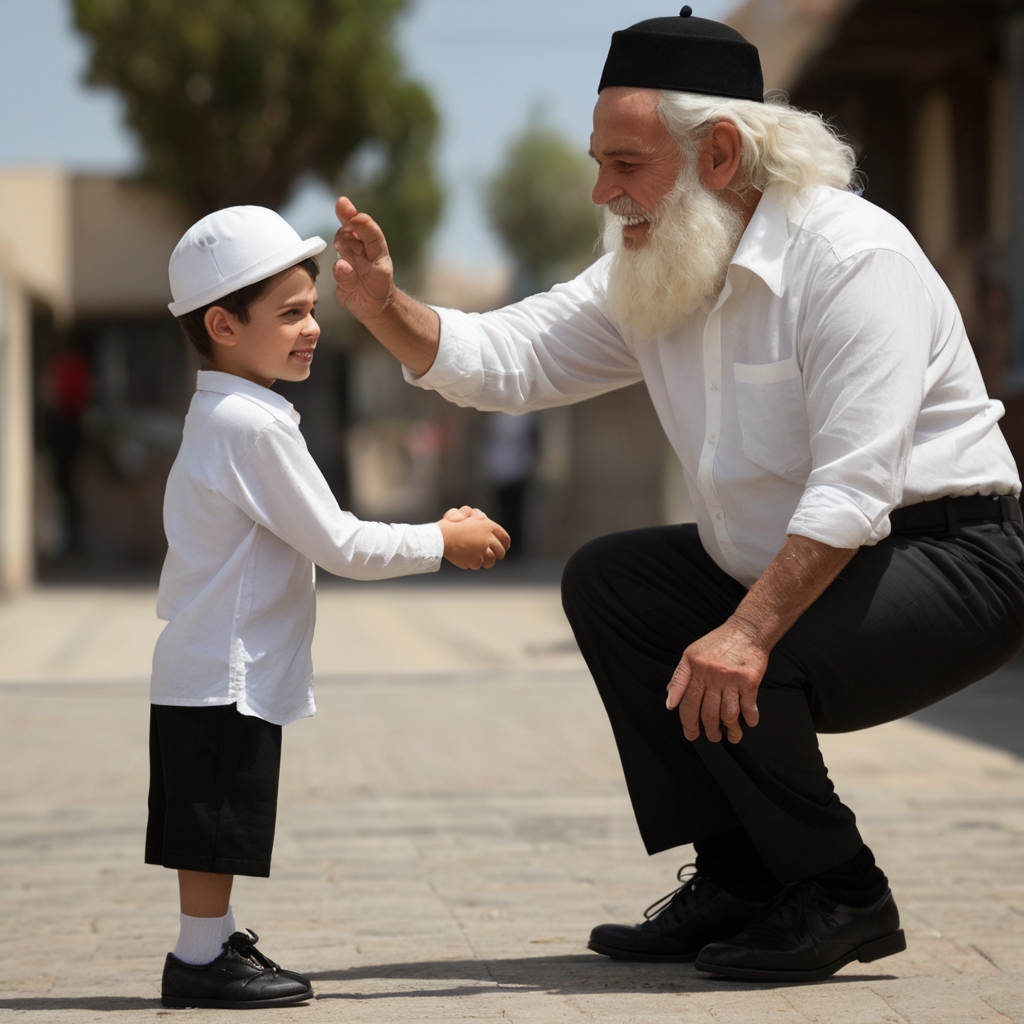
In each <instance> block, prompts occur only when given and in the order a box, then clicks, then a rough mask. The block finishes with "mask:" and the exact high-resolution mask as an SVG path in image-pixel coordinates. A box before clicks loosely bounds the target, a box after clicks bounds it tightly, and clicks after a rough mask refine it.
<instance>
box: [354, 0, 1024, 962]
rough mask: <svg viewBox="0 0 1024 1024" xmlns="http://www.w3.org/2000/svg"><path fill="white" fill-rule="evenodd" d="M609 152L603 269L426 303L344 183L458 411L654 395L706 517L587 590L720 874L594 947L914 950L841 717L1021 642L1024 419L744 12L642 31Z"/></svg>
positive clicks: (903, 702) (681, 826)
mask: <svg viewBox="0 0 1024 1024" xmlns="http://www.w3.org/2000/svg"><path fill="white" fill-rule="evenodd" d="M592 152H593V155H594V158H595V159H596V161H597V164H598V168H599V170H598V176H597V184H596V186H595V188H594V196H593V198H594V202H595V203H598V204H601V205H603V206H604V207H605V210H606V212H607V216H606V229H605V239H604V241H605V248H606V250H607V255H605V256H604V257H603V258H602V259H600V260H598V261H597V262H596V263H595V264H594V265H593V266H592V267H591V268H590V269H589V270H587V271H585V272H584V273H583V274H582V275H581V276H580V277H578V278H576V280H574V281H571V282H569V283H568V284H565V285H561V286H559V287H557V288H554V289H553V290H552V291H551V292H549V293H547V294H544V295H537V296H534V297H532V298H529V299H526V300H525V301H523V302H520V303H517V304H516V305H513V306H510V307H508V308H506V309H501V310H498V311H496V312H494V313H488V314H483V315H467V314H464V313H460V312H456V311H452V310H433V309H430V308H427V307H426V306H423V305H420V304H419V303H417V302H415V301H414V300H413V299H411V298H410V297H408V296H407V295H405V294H403V293H401V292H400V291H397V290H396V289H395V286H394V283H393V280H392V275H391V263H390V260H389V258H388V253H387V247H386V244H385V241H384V239H383V237H382V235H381V233H380V230H379V229H378V228H377V226H376V225H375V224H374V222H373V221H372V220H371V219H370V218H369V217H368V216H367V215H366V214H364V213H357V211H356V210H355V208H354V207H353V206H352V204H351V203H349V202H348V201H347V200H345V199H341V200H339V203H338V213H339V218H340V220H341V222H342V227H341V229H340V231H339V232H338V234H337V236H336V241H335V245H336V248H337V251H338V254H339V256H340V259H339V260H338V262H337V263H336V265H335V279H336V282H337V294H338V297H339V300H340V301H341V302H342V303H343V304H344V305H346V306H347V307H348V308H349V309H350V310H351V311H352V313H353V314H354V315H355V316H356V317H358V318H359V319H360V320H361V321H362V322H363V323H364V324H365V325H366V326H367V327H368V328H369V330H370V331H372V332H373V334H374V335H375V336H376V337H377V338H378V339H379V340H380V341H381V342H382V343H383V344H384V345H385V346H386V347H387V348H388V349H390V351H391V352H392V353H394V355H396V356H397V357H398V359H399V360H401V362H402V363H403V364H404V366H405V372H406V376H407V379H408V380H409V381H410V382H412V383H414V384H416V385H418V386H419V387H423V388H433V389H435V390H437V391H439V392H440V393H441V394H443V395H444V396H445V397H446V398H448V399H450V400H451V401H453V402H456V403H458V404H460V405H472V406H475V407H476V408H479V409H492V410H502V411H505V412H512V413H517V412H523V411H525V410H529V409H542V408H546V407H550V406H555V405H559V404H565V403H569V402H577V401H580V400H581V399H584V398H586V397H588V396H591V395H598V394H601V393H603V392H606V391H609V390H611V389H613V388H618V387H623V386H625V385H628V384H632V383H634V382H635V381H639V380H643V381H644V382H645V383H646V385H647V388H648V390H649V391H650V395H651V398H652V400H653V402H654V405H655V408H656V409H657V411H658V415H659V417H660V419H661V423H662V426H663V427H664V429H665V432H666V434H667V435H668V437H669V439H670V441H671V443H672V445H673V447H674V449H675V451H676V454H677V455H678V457H679V460H680V462H681V463H682V466H683V471H684V473H685V476H686V482H687V486H688V488H689V491H690V495H691V497H692V499H693V504H694V507H695V509H696V512H697V524H696V525H695V526H691V525H679V526H667V527H656V528H651V529H645V530H635V531H631V532H628V533H621V534H615V535H612V536H609V537H603V538H600V539H599V540H596V541H592V542H591V543H589V544H587V545H586V546H585V547H584V548H582V549H581V550H580V551H578V552H577V553H576V554H575V555H574V556H573V558H572V559H571V560H570V562H569V564H568V566H567V567H566V570H565V577H564V581H563V599H564V604H565V610H566V614H567V615H568V617H569V621H570V623H571V624H572V627H573V630H574V632H575V634H576V638H577V640H578V642H579V645H580V648H581V650H582V652H583V655H584V657H585V658H586V660H587V664H588V666H589V668H590V670H591V672H592V673H593V676H594V679H595V681H596V683H597V686H598V689H599V691H600V694H601V697H602V699H603V700H604V703H605V706H606V708H607V711H608V715H609V717H610V719H611V724H612V728H613V730H614V734H615V739H616V742H617V744H618V747H619V753H620V756H621V759H622V765H623V769H624V771H625V776H626V781H627V783H628V786H629V793H630V796H631V799H632V802H633V808H634V811H635V814H636V818H637V822H638V825H639V827H640V832H641V835H642V836H643V839H644V842H645V844H646V846H647V849H648V851H649V852H651V853H654V852H657V851H660V850H666V849H669V848H672V847H675V846H680V845H682V844H685V843H692V844H693V845H694V847H695V849H696V865H695V872H696V873H695V874H694V875H693V876H692V877H690V878H689V879H688V880H686V881H685V882H684V884H683V885H682V887H681V888H679V889H678V890H676V892H675V893H673V894H672V895H671V897H670V898H666V900H665V901H663V903H662V905H661V907H660V909H658V910H657V911H656V912H653V913H651V914H650V915H649V917H648V919H647V920H646V921H645V922H644V923H642V924H639V925H636V926H625V925H611V924H608V925H601V926H599V927H597V928H595V929H594V931H593V933H592V935H591V939H590V948H591V949H594V950H596V951H597V952H599V953H603V954H605V955H607V956H610V957H616V958H618V959H624V960H675V961H694V960H695V961H696V967H697V969H698V970H701V971H705V972H709V973H712V974H715V975H723V976H728V977H733V978H740V979H749V980H768V981H774V980H803V981H813V980H819V979H823V978H826V977H828V976H830V975H831V974H832V973H834V972H835V971H836V970H838V969H839V968H840V967H842V966H843V965H844V964H847V963H849V962H851V961H853V960H860V961H870V960H876V959H878V958H880V957H884V956H888V955H890V954H892V953H896V952H899V951H900V950H902V949H904V948H905V946H906V942H905V939H904V936H903V932H902V931H901V930H900V927H899V915H898V912H897V909H896V905H895V903H894V901H893V897H892V893H891V892H890V890H889V885H888V881H887V879H886V877H885V875H884V874H883V873H882V871H881V870H880V869H879V868H878V867H877V866H876V865H875V862H874V857H873V856H872V853H871V851H870V849H869V848H868V847H867V846H866V845H865V844H864V840H863V839H862V838H861V834H860V832H859V831H858V830H857V826H856V823H855V819H854V814H853V812H852V811H851V810H850V808H849V807H847V806H846V805H845V804H844V803H842V802H841V800H840V799H839V797H838V796H837V795H836V793H835V792H834V790H833V786H832V783H831V781H830V780H829V777H828V772H827V770H826V767H825V764H824V762H823V760H822V757H821V754H820V752H819V749H818V742H817V735H816V734H817V733H818V732H845V731H849V730H854V729H863V728H866V727H868V726H872V725H877V724H879V723H881V722H888V721H892V720H893V719H896V718H900V717H902V716H904V715H907V714H910V713H911V712H913V711H915V710H917V709H919V708H922V707H924V706H926V705H928V704H931V703H933V702H934V701H937V700H940V699H941V698H942V697H945V696H946V695H948V694H950V693H953V692H954V691H956V690H959V689H961V688H962V687H964V686H967V685H968V684H969V683H972V682H974V681H976V680H978V679H980V678H981V677H983V676H985V675H987V674H989V673H991V672H992V671H993V670H994V669H996V668H997V667H999V666H1000V665H1002V664H1003V663H1004V662H1006V661H1008V660H1009V659H1010V658H1012V657H1013V656H1014V655H1015V654H1016V653H1017V652H1018V651H1019V650H1020V648H1021V645H1022V643H1024V632H1022V627H1024V542H1022V537H1024V525H1022V523H1024V521H1022V517H1021V509H1020V505H1019V503H1018V498H1017V496H1018V495H1019V493H1020V482H1019V480H1018V476H1017V471H1016V468H1015V466H1014V462H1013V459H1012V457H1011V455H1010V452H1009V450H1008V448H1007V446H1006V443H1005V441H1004V440H1003V437H1002V435H1001V433H1000V431H999V427H998V425H997V421H998V420H999V418H1000V416H1001V415H1002V413H1003V408H1002V406H1001V404H1000V403H999V402H996V401H992V400H990V399H989V398H988V396H987V395H986V393H985V388H984V385H983V383H982V380H981V375H980V373H979V371H978V366H977V363H976V361H975V358H974V355H973V353H972V350H971V346H970V344H969V342H968V339H967V337H966V335H965V333H964V328H963V323H962V321H961V319H960V316H959V314H958V312H957V309H956V306H955V304H954V302H953V299H952V297H951V296H950V294H949V291H948V290H947V289H946V287H945V285H944V284H943V282H942V280H941V279H940V278H939V276H938V274H937V273H936V272H935V270H934V269H933V268H932V267H931V265H930V264H929V263H928V261H927V259H926V258H925V256H924V254H923V253H922V252H921V249H920V248H919V246H918V245H917V243H916V242H915V241H914V239H913V238H912V237H911V235H910V234H909V233H908V232H907V230H906V229H905V228H904V227H903V226H902V225H901V224H899V223H898V222H897V221H896V220H894V219H893V218H892V217H890V216H889V215H888V214H886V213H884V212H883V211H881V210H879V209H878V208H877V207H874V206H872V205H871V204H870V203H868V202H866V201H865V200H863V199H861V198H859V197H858V195H857V194H856V193H855V192H854V191H853V190H852V183H853V179H854V170H855V168H854V156H853V153H852V151H851V150H850V148H849V147H848V146H847V145H845V144H844V143H843V142H842V141H841V140H840V139H838V138H836V137H835V135H834V134H833V133H832V132H831V130H830V129H829V128H828V126H826V125H825V124H824V123H823V122H822V121H821V119H820V118H818V117H817V116H815V115H811V114H807V113H804V112H802V111H798V110H795V109H793V108H791V107H789V106H787V105H786V104H785V103H784V102H780V101H779V100H777V99H771V98H770V99H769V101H767V102H765V101H764V96H763V85H762V79H761V70H760V63H759V59H758V55H757V50H756V49H755V48H754V47H753V46H751V45H750V44H749V43H747V42H746V41H745V40H744V39H743V38H742V37H741V36H739V35H738V34H737V33H736V32H734V31H733V30H731V29H729V28H727V27H726V26H724V25H720V24H717V23H715V22H712V21H706V20H703V19H699V18H694V17H692V16H691V11H690V8H688V7H684V8H683V10H682V12H681V13H680V15H679V17H674V18H656V19H652V20H650V21H645V22H641V23H640V24H638V25H634V26H633V27H632V28H630V29H627V30H626V31H623V32H617V33H616V34H615V35H614V37H613V40H612V46H611V50H610V53H609V56H608V60H607V63H606V65H605V69H604V74H603V77H602V79H601V84H600V89H599V97H598V101H597V106H596V108H595V111H594V132H593V136H592ZM666 691H667V693H666ZM666 702H667V707H668V708H669V709H676V708H677V709H678V716H677V715H674V714H670V713H669V712H668V711H666ZM677 717H678V719H681V721H682V728H680V722H679V721H678V720H676V719H677ZM723 739H724V740H725V741H726V742H722V741H723ZM879 768H880V769H881V768H884V766H883V765H880V766H879ZM681 881H682V878H681Z"/></svg>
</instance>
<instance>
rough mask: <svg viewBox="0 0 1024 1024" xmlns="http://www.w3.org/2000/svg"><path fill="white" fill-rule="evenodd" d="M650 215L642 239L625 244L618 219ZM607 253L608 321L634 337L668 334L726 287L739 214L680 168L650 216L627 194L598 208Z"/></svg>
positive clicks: (738, 231)
mask: <svg viewBox="0 0 1024 1024" xmlns="http://www.w3.org/2000/svg"><path fill="white" fill-rule="evenodd" d="M640 213H642V214H643V216H644V217H645V218H646V219H648V220H650V225H651V226H650V228H649V229H648V232H647V240H646V243H645V244H644V245H643V246H642V247H641V248H639V249H627V248H626V247H625V245H624V244H623V237H622V226H623V220H624V219H628V218H629V217H630V216H631V215H637V214H640ZM604 216H605V228H604V248H605V252H613V253H615V256H614V258H613V259H612V265H611V274H610V277H609V281H608V303H609V308H610V312H611V315H612V318H613V319H614V320H615V321H616V323H618V324H619V325H620V326H622V327H624V328H626V329H627V330H629V331H630V332H631V334H632V335H633V336H634V337H635V339H636V340H637V341H650V340H652V339H654V338H657V337H661V336H663V335H666V334H671V333H672V332H673V331H675V330H676V329H677V328H678V327H680V326H681V324H682V323H683V321H684V320H686V318H687V317H688V316H690V315H691V314H692V313H693V312H694V311H695V310H696V309H697V307H698V306H699V305H700V304H701V303H702V302H703V301H704V299H705V298H707V297H708V296H712V295H717V294H718V293H719V292H720V291H721V290H722V286H723V285H724V284H725V275H726V271H727V270H728V269H729V261H730V260H731V259H732V257H733V255H734V254H735V252H736V247H737V246H738V245H739V241H740V238H741V236H742V235H743V231H744V226H745V225H744V223H743V217H742V215H741V214H740V212H739V211H738V210H736V209H734V208H733V207H732V206H730V205H729V204H728V203H726V202H725V201H724V200H722V199H720V198H719V197H718V195H717V194H716V193H715V192H713V191H712V190H711V189H709V188H706V187H705V186H704V185H702V184H701V183H700V181H699V179H697V178H696V175H693V174H691V173H690V172H689V169H684V171H683V172H682V174H681V175H680V176H679V180H678V181H677V182H676V184H675V187H674V188H673V189H672V191H671V192H670V193H669V194H668V195H667V196H666V197H665V198H664V199H663V200H662V202H661V203H660V204H659V205H658V209H657V210H655V211H654V213H653V215H652V214H651V213H650V212H649V211H646V210H643V208H642V207H640V206H639V205H638V204H636V203H633V202H632V201H631V200H628V199H627V198H626V197H625V196H621V197H619V199H618V200H615V199H613V200H612V201H611V202H610V203H609V204H608V205H607V206H606V207H605V211H604Z"/></svg>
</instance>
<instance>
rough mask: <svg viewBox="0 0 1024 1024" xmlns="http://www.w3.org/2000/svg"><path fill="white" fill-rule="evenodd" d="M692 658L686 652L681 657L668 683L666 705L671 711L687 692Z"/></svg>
mask: <svg viewBox="0 0 1024 1024" xmlns="http://www.w3.org/2000/svg"><path fill="white" fill-rule="evenodd" d="M691 671H692V670H691V668H690V659H689V658H687V656H686V655H685V654H684V655H683V656H682V658H680V659H679V664H678V665H677V666H676V670H675V672H673V673H672V678H671V679H670V680H669V684H668V697H667V698H666V699H665V707H667V708H668V709H669V711H671V710H672V709H673V708H674V707H677V706H678V705H679V702H680V701H681V700H682V699H683V694H684V693H686V688H687V687H688V686H689V685H690V672H691Z"/></svg>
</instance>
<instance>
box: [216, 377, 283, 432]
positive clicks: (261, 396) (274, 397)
mask: <svg viewBox="0 0 1024 1024" xmlns="http://www.w3.org/2000/svg"><path fill="white" fill-rule="evenodd" d="M196 390H197V391H213V392H215V393H216V394H218V395H244V396H245V397H246V398H248V399H251V400H252V401H254V402H256V403H257V404H258V405H262V406H263V407H264V408H265V409H267V410H269V411H270V412H272V413H273V414H274V415H275V416H276V417H277V418H278V419H282V420H283V419H285V418H286V417H287V418H288V419H290V420H291V421H292V422H293V423H295V424H298V422H299V420H300V419H301V417H300V416H299V414H298V413H297V412H296V411H295V407H294V406H293V405H292V403H291V402H289V401H288V399H287V398H284V397H283V396H282V395H279V394H278V393H277V392H276V391H271V390H270V388H265V387H262V386H261V385H259V384H255V383H253V381H251V380H246V379H245V378H244V377H238V376H236V375H235V374H233V373H221V371H220V370H200V371H199V372H198V373H197V374H196Z"/></svg>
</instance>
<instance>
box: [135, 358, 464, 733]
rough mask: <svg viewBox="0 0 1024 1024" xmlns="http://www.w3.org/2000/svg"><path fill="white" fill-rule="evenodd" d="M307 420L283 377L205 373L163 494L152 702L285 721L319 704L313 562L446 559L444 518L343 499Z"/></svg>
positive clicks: (385, 569)
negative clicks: (351, 505)
mask: <svg viewBox="0 0 1024 1024" xmlns="http://www.w3.org/2000/svg"><path fill="white" fill-rule="evenodd" d="M298 422H299V416H298V413H296V412H295V410H294V409H293V408H292V406H291V404H290V403H289V402H288V401H286V400H285V399H284V398H282V397H281V396H280V395H278V394H276V393H275V392H273V391H269V390H267V389H266V388H263V387H260V386H259V385H258V384H253V383H251V382H250V381H247V380H245V379H243V378H242V377H236V376H234V375H232V374H228V373H216V372H205V371H201V372H200V373H199V377H198V390H197V391H196V393H195V396H194V397H193V399H192V404H191V406H190V407H189V411H188V416H187V417H186V419H185V430H184V434H183V436H182V442H181V448H180V450H179V451H178V457H177V458H176V459H175V461H174V466H173V467H172V468H171V473H170V476H169V477H168V480H167V493H166V496H165V498H164V529H165V530H166V532H167V543H168V550H167V558H166V561H165V562H164V568H163V573H162V575H161V577H160V591H159V595H158V597H157V615H158V616H159V617H160V618H161V619H166V620H167V625H166V626H165V627H164V630H163V632H162V633H161V634H160V638H159V639H158V640H157V644H156V650H155V652H154V654H153V679H152V686H151V691H150V697H151V701H152V703H154V704H176V705H185V706H188V707H203V706H206V705H216V704H234V703H237V705H238V710H239V711H240V712H241V713H242V714H244V715H256V716H258V717H259V718H263V719H265V720H266V721H268V722H274V723H275V724H277V725H286V724H287V723H288V722H291V721H294V720H295V719H296V718H301V717H303V716H305V715H311V714H313V713H314V711H315V710H316V707H315V705H314V703H313V666H312V659H311V657H310V646H311V644H312V642H313V626H314V623H315V620H316V598H315V594H314V583H315V568H314V563H315V564H316V565H320V566H322V567H323V568H325V569H327V570H328V571H329V572H332V573H335V574H336V575H338V576H348V577H351V578H352V579H361V580H374V579H384V578H387V577H390V576H404V575H408V574H411V573H422V572H433V571H434V570H436V569H437V568H438V567H439V566H440V564H441V558H442V555H443V552H444V542H443V539H442V537H441V531H440V529H439V528H438V526H437V524H436V523H427V524H425V525H422V526H404V525H390V526H389V525H386V524H384V523H365V522H361V521H360V520H359V519H357V518H356V517H355V516H354V515H352V513H351V512H343V511H342V510H341V509H340V508H339V507H338V502H337V501H336V500H335V498H334V495H333V494H332V493H331V490H330V488H329V487H328V486H327V482H326V481H325V480H324V478H323V475H322V474H321V472H320V470H319V469H318V468H317V466H316V463H315V462H313V459H312V458H311V457H310V455H309V452H308V451H307V450H306V444H305V441H304V440H303V437H302V434H301V433H299V428H298Z"/></svg>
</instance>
